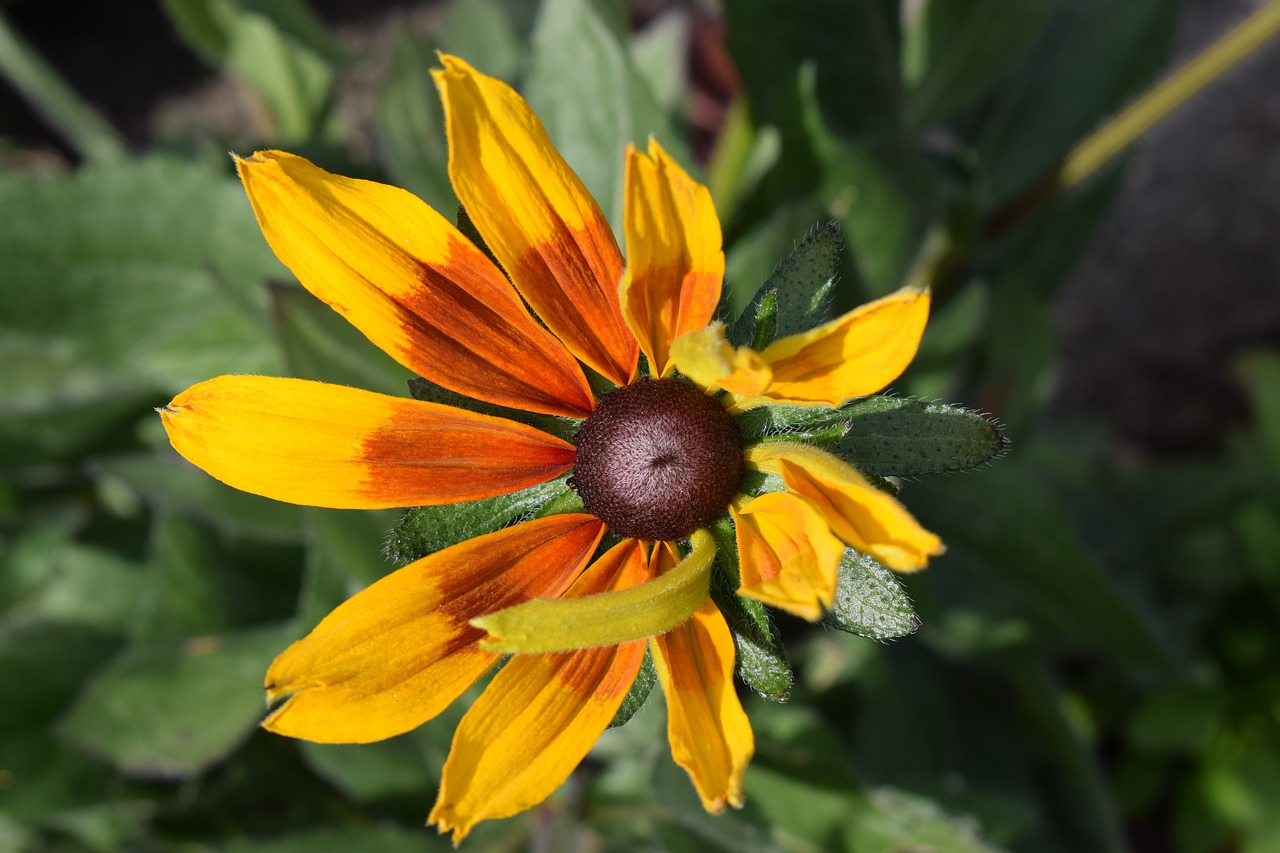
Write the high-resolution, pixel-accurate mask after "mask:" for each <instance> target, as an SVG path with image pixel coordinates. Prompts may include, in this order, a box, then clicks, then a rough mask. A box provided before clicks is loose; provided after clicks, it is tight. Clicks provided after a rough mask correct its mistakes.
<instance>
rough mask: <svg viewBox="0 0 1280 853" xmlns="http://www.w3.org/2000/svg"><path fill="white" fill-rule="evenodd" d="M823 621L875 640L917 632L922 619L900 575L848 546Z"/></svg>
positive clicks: (841, 629) (839, 628)
mask: <svg viewBox="0 0 1280 853" xmlns="http://www.w3.org/2000/svg"><path fill="white" fill-rule="evenodd" d="M822 621H823V622H824V623H825V624H827V625H830V626H831V627H832V628H836V629H838V630H840V631H844V632H846V633H849V634H857V635H858V636H860V637H869V638H870V639H873V640H891V639H893V638H895V637H903V636H906V635H907V634H914V633H915V632H916V630H917V629H918V628H919V627H920V618H919V617H918V616H916V611H915V608H914V607H912V606H911V599H910V598H909V597H908V596H907V593H906V590H904V589H903V588H902V583H901V582H900V581H899V580H898V578H897V576H896V575H895V574H894V573H893V572H891V571H889V570H888V569H886V568H885V567H884V566H882V565H880V563H879V562H878V561H876V560H875V559H873V558H872V557H869V556H867V555H866V554H862V553H859V552H857V551H855V550H853V549H852V548H846V549H845V550H844V556H842V557H841V558H840V579H839V582H838V585H837V586H836V601H835V606H834V607H833V608H832V609H831V610H830V611H828V612H827V613H824V614H823V616H822Z"/></svg>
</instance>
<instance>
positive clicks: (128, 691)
mask: <svg viewBox="0 0 1280 853" xmlns="http://www.w3.org/2000/svg"><path fill="white" fill-rule="evenodd" d="M295 634H296V630H295V629H294V628H293V627H291V626H290V627H286V628H272V629H268V630H258V631H252V632H248V631H247V632H242V633H237V634H225V635H222V636H217V637H204V638H200V639H198V640H191V641H188V642H187V643H185V644H184V645H183V646H182V647H180V648H173V647H168V648H156V649H134V650H131V651H129V652H126V653H125V654H124V655H123V656H121V657H120V658H117V659H116V660H115V661H114V662H112V663H111V664H110V665H109V666H108V667H106V668H105V669H103V670H102V671H101V672H100V673H99V674H98V675H97V677H95V678H94V679H93V680H92V681H91V682H90V683H89V684H88V685H87V687H86V688H85V691H84V693H83V694H82V695H81V696H80V699H79V701H77V703H76V705H75V707H74V708H72V710H71V712H70V713H69V714H68V715H67V717H66V718H64V719H63V720H62V722H61V723H60V725H59V732H60V733H61V735H62V736H64V737H66V738H67V739H68V740H70V741H71V742H73V743H75V744H77V745H78V746H80V747H81V748H83V749H86V750H88V751H89V752H91V753H93V754H95V755H98V756H100V757H102V758H104V759H106V760H107V761H110V762H111V763H112V764H114V765H115V766H116V767H117V768H118V769H119V770H120V771H121V772H122V773H125V774H127V775H131V776H140V777H146V778H160V779H183V778H188V777H190V776H192V775H195V774H197V773H199V772H201V771H202V770H203V769H205V768H206V767H208V766H209V765H211V764H212V763H214V762H216V761H218V760H220V759H222V758H224V757H225V756H226V755H227V754H228V753H229V752H231V750H233V749H234V748H235V747H236V746H237V745H238V744H239V743H240V742H241V741H242V740H243V739H244V738H245V737H247V736H248V735H249V733H250V732H251V731H252V730H253V728H254V727H255V725H256V724H257V722H258V720H259V718H261V716H262V713H263V708H262V676H263V673H265V672H266V670H267V665H268V664H270V663H271V659H272V658H273V657H274V656H275V655H277V654H279V653H280V651H281V650H282V649H283V648H284V647H285V646H286V645H287V644H288V642H289V640H290V639H291V638H292V637H293V636H294V635H295Z"/></svg>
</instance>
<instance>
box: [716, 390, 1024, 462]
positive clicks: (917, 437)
mask: <svg viewBox="0 0 1280 853" xmlns="http://www.w3.org/2000/svg"><path fill="white" fill-rule="evenodd" d="M737 421H738V426H739V429H741V430H742V435H743V438H744V439H745V440H747V441H748V442H750V441H753V440H764V441H768V440H771V439H772V440H779V441H805V442H809V443H811V444H816V445H819V446H821V447H825V448H826V449H828V450H829V451H830V452H831V453H834V454H835V455H837V456H839V457H841V458H842V459H844V460H845V461H846V462H848V463H849V464H850V465H853V466H854V467H855V468H857V469H858V470H859V471H861V472H863V473H864V474H868V475H877V476H881V477H911V476H916V475H918V474H933V473H938V472H944V471H963V470H967V469H970V468H976V467H977V466H979V465H982V464H983V463H985V462H989V461H991V460H992V459H996V458H998V457H1000V456H1002V455H1004V453H1005V451H1006V449H1007V448H1008V444H1009V442H1008V439H1006V438H1005V436H1004V432H1003V431H1002V430H1001V429H1000V426H999V424H997V423H996V422H995V421H992V420H989V419H987V418H985V417H983V416H982V415H980V414H978V413H977V412H974V411H972V410H970V409H965V408H962V407H960V406H952V405H948V404H946V403H926V402H924V401H922V400H913V399H910V398H906V397H890V396H887V395H878V396H872V397H863V398H861V399H859V400H854V401H853V402H850V403H846V404H845V405H843V406H840V407H839V408H835V407H831V406H788V405H777V406H761V407H759V408H757V409H752V410H750V411H747V412H744V413H742V414H741V415H739V416H738V418H737Z"/></svg>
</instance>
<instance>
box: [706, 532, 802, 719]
mask: <svg viewBox="0 0 1280 853" xmlns="http://www.w3.org/2000/svg"><path fill="white" fill-rule="evenodd" d="M710 530H711V533H712V535H713V536H714V537H715V540H716V566H717V567H718V569H719V571H717V572H716V573H715V574H714V575H713V576H712V580H711V598H712V600H713V601H714V602H715V603H716V607H718V608H719V609H720V615H722V616H723V617H724V621H725V622H726V623H727V624H728V625H729V630H730V631H731V632H732V633H733V644H734V648H735V650H736V651H737V655H736V657H735V660H734V668H735V672H736V674H737V676H738V677H739V678H740V679H742V681H743V683H745V684H746V685H747V686H748V687H750V688H751V689H752V690H754V691H756V692H757V693H759V694H760V695H761V696H763V697H765V698H766V699H772V700H774V701H775V702H784V701H786V699H787V697H788V696H789V695H790V694H791V687H792V685H793V684H794V683H795V676H794V675H793V674H792V672H791V662H790V661H789V660H787V650H786V649H785V648H784V647H783V645H782V638H781V637H780V636H779V635H778V630H777V628H775V627H774V625H773V619H772V618H770V616H769V611H768V610H766V609H765V607H764V605H763V604H761V603H760V602H758V601H756V600H754V599H751V598H742V597H741V596H739V595H738V594H737V588H738V584H739V582H740V581H739V578H740V577H741V575H740V573H739V568H738V543H737V540H736V538H735V534H734V530H733V523H732V522H731V521H730V520H729V519H728V518H727V517H726V518H721V519H719V520H717V521H716V522H714V523H713V524H712V525H711V528H710Z"/></svg>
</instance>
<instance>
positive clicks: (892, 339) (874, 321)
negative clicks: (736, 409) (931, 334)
mask: <svg viewBox="0 0 1280 853" xmlns="http://www.w3.org/2000/svg"><path fill="white" fill-rule="evenodd" d="M928 319H929V292H928V291H927V290H916V289H914V288H904V289H902V290H899V291H897V292H896V293H891V294H889V295H888V296H885V297H883V298H882V299H877V300H876V301H875V302H869V303H867V304H866V305H863V306H862V307H860V308H855V309H854V310H852V311H850V312H849V313H848V314H845V315H844V316H843V317H839V318H837V319H835V320H832V321H831V322H830V323H825V324H823V325H821V326H818V327H817V328H816V329H812V330H810V331H808V332H802V333H801V334H798V335H792V336H790V337H786V338H782V339H781V340H778V341H774V342H773V343H772V344H770V345H769V346H768V347H766V348H765V351H764V352H763V353H761V357H762V358H763V359H764V361H765V362H766V363H767V364H768V365H769V367H770V369H772V371H773V380H772V382H770V384H769V388H768V390H767V391H765V392H764V393H765V396H767V397H769V398H770V399H772V400H776V401H778V402H784V403H826V404H827V405H830V406H838V405H840V404H841V403H844V402H846V401H847V400H851V399H853V398H854V397H862V396H865V395H867V394H872V393H875V392H876V391H879V390H881V389H882V388H884V387H885V386H886V385H888V384H889V383H890V382H892V381H893V380H895V379H897V378H898V376H900V375H901V374H902V371H904V370H906V369H907V365H908V364H910V363H911V359H913V358H914V357H915V354H916V348H917V347H918V346H919V345H920V336H921V335H923V334H924V326H925V322H926V321H927V320H928ZM731 390H732V389H731Z"/></svg>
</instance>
